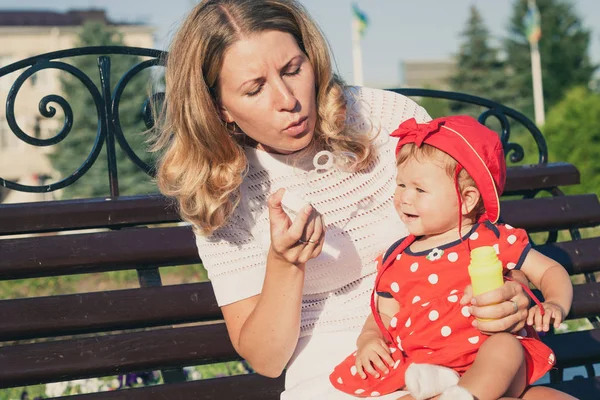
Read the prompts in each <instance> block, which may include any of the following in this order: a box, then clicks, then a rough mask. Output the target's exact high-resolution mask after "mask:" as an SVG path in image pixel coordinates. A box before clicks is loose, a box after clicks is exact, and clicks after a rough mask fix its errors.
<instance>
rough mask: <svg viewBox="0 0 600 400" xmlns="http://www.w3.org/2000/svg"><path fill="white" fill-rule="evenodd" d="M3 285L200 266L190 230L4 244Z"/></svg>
mask: <svg viewBox="0 0 600 400" xmlns="http://www.w3.org/2000/svg"><path fill="white" fill-rule="evenodd" d="M0 254H2V257H0V280H6V279H24V278H35V277H41V276H60V275H67V274H82V273H91V272H106V271H115V270H124V269H128V268H129V269H131V268H143V267H144V266H153V267H160V266H167V265H185V264H193V263H199V262H200V257H199V256H198V250H197V249H196V244H195V239H194V235H193V232H192V230H191V228H190V227H188V226H178V227H170V228H143V227H140V228H131V229H122V230H118V231H106V232H96V233H84V234H72V235H57V236H44V237H31V238H21V239H5V240H0Z"/></svg>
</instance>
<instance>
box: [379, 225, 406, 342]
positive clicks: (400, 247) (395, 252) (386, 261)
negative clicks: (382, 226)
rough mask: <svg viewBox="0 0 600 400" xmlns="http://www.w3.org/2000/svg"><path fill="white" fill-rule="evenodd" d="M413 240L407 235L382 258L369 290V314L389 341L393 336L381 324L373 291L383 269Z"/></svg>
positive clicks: (391, 340)
mask: <svg viewBox="0 0 600 400" xmlns="http://www.w3.org/2000/svg"><path fill="white" fill-rule="evenodd" d="M414 241H415V236H414V235H408V236H407V237H406V238H405V239H404V240H403V241H402V242H401V243H400V244H399V245H398V247H396V248H395V249H394V250H392V252H391V253H390V254H388V256H387V257H386V258H385V259H384V260H382V261H381V262H382V264H383V265H382V266H381V268H380V269H379V272H378V273H377V278H375V286H374V287H373V292H371V314H373V318H374V319H375V323H376V324H377V326H378V327H379V330H380V331H381V333H382V334H383V336H384V337H385V339H387V341H388V342H389V343H394V338H392V335H390V332H389V331H388V330H387V328H386V327H385V325H384V324H383V321H382V320H381V317H380V316H379V311H378V310H377V304H375V293H376V292H377V286H379V280H380V279H381V277H382V276H383V273H384V271H385V270H386V269H388V267H389V266H390V265H392V263H393V262H394V260H396V257H397V256H398V254H401V253H402V252H403V251H404V250H406V248H407V247H408V246H410V245H411V244H412V242H414Z"/></svg>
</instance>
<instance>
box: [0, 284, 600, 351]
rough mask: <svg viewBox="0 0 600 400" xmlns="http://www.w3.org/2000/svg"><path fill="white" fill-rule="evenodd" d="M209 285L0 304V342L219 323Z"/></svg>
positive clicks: (579, 293) (578, 310) (596, 290)
mask: <svg viewBox="0 0 600 400" xmlns="http://www.w3.org/2000/svg"><path fill="white" fill-rule="evenodd" d="M598 299H600V282H597V283H587V284H580V285H575V287H574V295H573V307H572V308H571V312H570V313H569V319H574V318H586V317H590V316H593V315H598V314H600V301H598ZM221 318H222V314H221V311H220V309H219V307H218V306H217V303H216V300H215V297H214V294H213V291H212V287H211V285H210V283H209V282H202V283H191V284H183V285H171V286H162V287H153V288H140V289H126V290H115V291H109V292H96V293H81V294H73V295H62V296H50V297H37V298H30V299H16V300H2V301H0V320H1V321H4V322H3V323H2V324H0V340H15V339H17V338H20V339H32V338H43V337H51V336H64V335H73V334H83V333H91V332H105V331H110V330H115V329H137V328H147V327H153V326H164V325H173V324H180V323H189V322H202V321H209V320H219V319H221Z"/></svg>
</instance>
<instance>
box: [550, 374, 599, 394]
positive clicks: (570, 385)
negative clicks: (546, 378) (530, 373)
mask: <svg viewBox="0 0 600 400" xmlns="http://www.w3.org/2000/svg"><path fill="white" fill-rule="evenodd" d="M543 386H548V387H551V388H554V389H557V390H560V391H562V392H565V393H568V394H570V395H571V396H573V397H575V398H576V399H579V400H598V399H600V376H595V377H593V378H577V379H573V380H572V381H566V382H557V383H548V384H544V385H543Z"/></svg>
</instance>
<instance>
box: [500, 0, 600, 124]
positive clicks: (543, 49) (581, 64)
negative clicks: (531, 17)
mask: <svg viewBox="0 0 600 400" xmlns="http://www.w3.org/2000/svg"><path fill="white" fill-rule="evenodd" d="M536 4H537V6H538V8H539V10H540V15H541V27H542V38H541V40H540V42H539V49H540V55H541V63H542V81H543V89H544V101H545V109H546V110H550V109H551V108H552V106H554V105H555V104H556V103H557V102H559V101H560V99H562V97H563V96H564V95H565V93H566V91H567V90H569V88H571V87H573V86H577V85H586V86H587V85H588V83H589V82H590V80H591V78H592V76H593V74H594V71H595V70H596V67H597V66H595V65H592V64H591V62H590V58H589V55H588V47H589V43H590V31H589V29H586V28H585V27H584V26H583V25H582V23H581V20H580V18H579V17H578V16H577V14H576V12H575V10H574V6H573V4H571V2H569V1H566V0H537V1H536ZM526 11H527V0H518V1H515V2H514V8H513V12H512V16H511V19H510V24H509V36H508V38H507V39H506V41H505V51H506V56H507V65H509V66H510V74H509V76H507V77H506V80H507V82H508V83H509V84H510V85H511V90H512V92H513V93H514V100H513V101H511V102H510V103H509V104H508V105H510V106H511V107H513V108H515V109H517V110H519V111H521V112H524V113H525V114H527V115H529V116H533V89H532V80H531V56H530V48H529V42H528V41H527V38H526V36H525V33H524V24H523V16H524V15H525V13H526Z"/></svg>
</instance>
